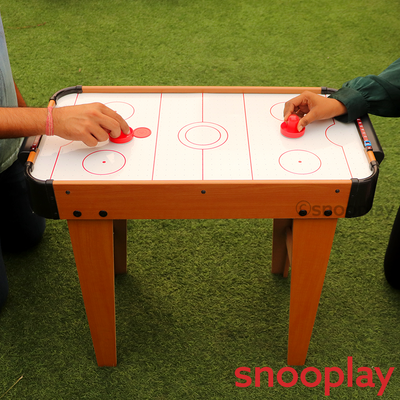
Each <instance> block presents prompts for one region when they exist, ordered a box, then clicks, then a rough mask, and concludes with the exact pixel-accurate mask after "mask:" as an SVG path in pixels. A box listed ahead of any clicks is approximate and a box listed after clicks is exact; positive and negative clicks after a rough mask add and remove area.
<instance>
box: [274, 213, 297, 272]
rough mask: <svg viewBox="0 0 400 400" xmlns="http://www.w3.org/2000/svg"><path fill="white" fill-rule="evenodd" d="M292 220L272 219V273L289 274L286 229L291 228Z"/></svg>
mask: <svg viewBox="0 0 400 400" xmlns="http://www.w3.org/2000/svg"><path fill="white" fill-rule="evenodd" d="M292 222H293V220H292V219H274V226H273V236H272V273H273V274H282V275H283V276H284V277H285V278H286V277H287V276H288V273H289V259H288V254H287V250H286V229H287V228H291V227H292Z"/></svg>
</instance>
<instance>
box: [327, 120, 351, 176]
mask: <svg viewBox="0 0 400 400" xmlns="http://www.w3.org/2000/svg"><path fill="white" fill-rule="evenodd" d="M334 125H336V122H335V119H334V118H332V124H331V125H329V126H328V127H327V128H326V129H325V137H326V138H327V139H328V141H329V142H331V143H332V144H333V145H335V146H338V147H340V148H341V149H342V152H343V157H344V159H345V160H346V165H347V168H348V169H349V173H350V176H351V177H352V178H353V173H352V172H351V168H350V164H349V161H348V160H347V156H346V152H345V150H344V147H343V146H342V145H340V144H337V143H335V142H334V141H333V140H331V139H329V137H328V129H329V128H332V126H334Z"/></svg>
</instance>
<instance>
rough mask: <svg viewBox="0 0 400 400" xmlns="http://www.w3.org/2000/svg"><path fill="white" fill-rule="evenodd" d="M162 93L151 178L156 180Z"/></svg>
mask: <svg viewBox="0 0 400 400" xmlns="http://www.w3.org/2000/svg"><path fill="white" fill-rule="evenodd" d="M162 95H163V94H162V93H161V94H160V106H159V109H158V121H157V132H156V143H155V145H154V160H153V172H152V174H151V180H152V181H153V180H154V171H155V168H156V156H157V145H158V132H159V129H160V119H161V103H162Z"/></svg>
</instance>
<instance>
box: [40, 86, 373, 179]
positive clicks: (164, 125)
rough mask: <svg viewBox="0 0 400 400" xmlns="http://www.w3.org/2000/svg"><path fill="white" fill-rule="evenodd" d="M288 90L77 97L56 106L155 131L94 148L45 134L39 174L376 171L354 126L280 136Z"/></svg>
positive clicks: (211, 175) (328, 175) (335, 175)
mask: <svg viewBox="0 0 400 400" xmlns="http://www.w3.org/2000/svg"><path fill="white" fill-rule="evenodd" d="M294 96H296V95H295V94H293V95H283V94H245V95H243V94H209V93H205V94H201V93H189V94H185V93H173V94H172V93H163V94H160V93H154V94H153V93H145V94H143V93H128V94H120V93H115V94H90V93H84V94H79V95H77V94H71V95H67V96H65V97H62V98H61V99H59V100H58V103H57V107H63V106H70V105H74V104H85V103H92V102H101V103H104V104H106V105H107V106H109V107H110V108H112V109H114V110H115V111H117V112H118V113H119V114H120V115H121V116H122V117H123V118H124V119H125V120H126V121H127V123H128V124H129V126H130V127H131V128H133V129H137V128H140V127H144V128H148V129H149V130H150V131H151V134H150V136H147V137H144V138H143V137H135V138H134V139H133V140H132V141H131V142H129V143H125V144H115V143H111V142H109V141H107V142H103V143H99V144H98V145H97V147H94V148H89V147H87V146H86V145H85V144H83V143H81V142H71V141H67V140H64V139H61V138H59V137H57V136H54V137H43V138H42V142H41V144H40V152H39V155H38V157H37V160H36V162H35V166H34V170H33V174H32V175H33V176H34V177H35V178H37V179H41V180H46V179H54V180H202V179H204V180H252V179H254V180H271V179H280V180H285V179H286V180H293V179H311V180H317V179H318V180H319V179H350V178H353V177H354V178H359V179H361V178H366V177H368V176H370V175H371V171H370V169H369V163H368V161H367V157H366V155H365V152H364V148H363V145H362V142H361V140H360V137H359V134H358V132H357V129H356V127H355V125H354V124H343V123H340V122H338V121H334V120H333V119H330V120H325V121H320V122H315V123H313V124H311V125H309V126H308V127H307V128H306V132H305V134H304V136H303V137H301V138H298V139H289V138H286V137H284V136H283V135H281V133H280V125H281V123H282V122H283V117H282V113H283V107H284V103H285V102H286V101H287V100H289V99H290V98H292V97H294Z"/></svg>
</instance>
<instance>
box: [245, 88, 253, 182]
mask: <svg viewBox="0 0 400 400" xmlns="http://www.w3.org/2000/svg"><path fill="white" fill-rule="evenodd" d="M243 108H244V122H245V124H246V134H247V147H248V150H249V162H250V172H251V180H254V175H253V162H252V160H251V149H250V136H249V126H248V123H247V111H246V98H245V95H244V93H243Z"/></svg>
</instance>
